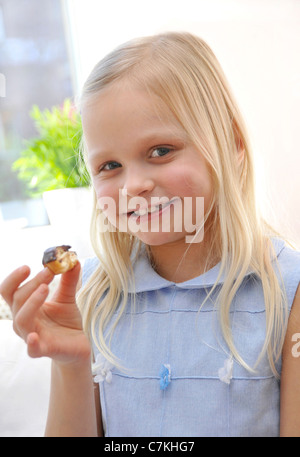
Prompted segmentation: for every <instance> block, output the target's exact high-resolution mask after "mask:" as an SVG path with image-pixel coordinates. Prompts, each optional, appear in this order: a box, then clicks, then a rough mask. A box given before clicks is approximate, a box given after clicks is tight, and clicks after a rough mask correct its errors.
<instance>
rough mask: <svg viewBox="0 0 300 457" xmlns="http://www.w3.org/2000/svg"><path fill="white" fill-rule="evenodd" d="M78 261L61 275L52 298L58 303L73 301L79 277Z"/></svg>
mask: <svg viewBox="0 0 300 457" xmlns="http://www.w3.org/2000/svg"><path fill="white" fill-rule="evenodd" d="M80 271H81V265H80V262H78V263H77V264H76V266H75V267H74V268H73V269H72V270H69V271H67V272H66V273H64V274H63V275H62V276H61V279H60V282H59V285H58V288H57V290H56V292H55V293H54V295H53V297H52V299H53V300H55V301H57V302H59V303H74V302H75V295H76V290H77V283H78V280H79V277H80Z"/></svg>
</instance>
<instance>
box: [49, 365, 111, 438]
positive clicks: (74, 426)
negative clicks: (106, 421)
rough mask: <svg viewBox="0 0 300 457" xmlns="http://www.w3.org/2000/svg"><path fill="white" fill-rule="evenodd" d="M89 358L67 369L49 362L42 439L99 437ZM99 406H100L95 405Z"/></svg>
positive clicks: (99, 430)
mask: <svg viewBox="0 0 300 457" xmlns="http://www.w3.org/2000/svg"><path fill="white" fill-rule="evenodd" d="M97 397H98V395H97V394H95V390H94V383H93V378H92V373H91V363H90V358H87V360H85V361H81V362H79V363H77V364H76V363H73V364H71V365H67V366H66V365H60V364H59V363H56V362H55V361H54V362H52V372H51V393H50V404H49V411H48V420H47V426H46V432H45V435H46V436H54V437H56V436H64V437H67V436H68V437H72V436H73V437H81V436H100V435H101V429H102V427H101V423H100V424H99V419H100V415H98V418H97V409H98V408H97V407H96V404H97V402H99V398H97ZM98 404H99V405H100V403H98Z"/></svg>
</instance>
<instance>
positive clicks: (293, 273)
mask: <svg viewBox="0 0 300 457" xmlns="http://www.w3.org/2000/svg"><path fill="white" fill-rule="evenodd" d="M275 242H278V241H277V240H276V241H275ZM280 242H281V246H280V249H279V250H278V253H277V260H278V264H279V267H280V272H281V273H282V274H283V275H284V276H285V277H287V278H291V279H292V278H293V279H295V280H297V279H298V282H299V281H300V251H298V250H297V249H294V248H292V247H290V246H289V245H288V244H286V243H285V242H284V241H281V240H280ZM273 244H274V243H273Z"/></svg>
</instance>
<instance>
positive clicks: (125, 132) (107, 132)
mask: <svg viewBox="0 0 300 457" xmlns="http://www.w3.org/2000/svg"><path fill="white" fill-rule="evenodd" d="M82 121H83V130H84V135H85V141H86V144H87V149H88V161H89V165H90V169H91V175H92V180H93V185H94V188H95V191H96V195H97V199H98V201H100V202H101V199H103V198H104V199H107V197H110V198H112V199H113V201H114V202H115V207H114V209H113V213H114V214H112V212H110V210H109V209H107V210H106V211H105V214H106V215H107V217H108V219H109V221H110V222H111V223H112V224H113V225H114V226H115V227H117V228H120V226H121V227H122V224H124V218H126V220H127V221H128V222H130V221H131V222H132V225H131V227H130V224H128V229H129V232H131V233H134V234H135V235H136V236H137V237H138V238H139V239H141V240H142V241H143V242H145V243H146V244H148V245H163V244H166V243H169V242H174V241H179V240H183V241H184V236H185V235H186V234H187V231H186V230H185V229H186V227H185V226H184V223H183V216H184V213H186V212H187V211H189V212H190V218H191V221H192V223H193V224H194V226H199V225H201V223H202V222H203V215H202V216H201V221H200V220H197V219H199V217H198V218H197V214H196V197H202V198H204V206H205V209H207V208H208V207H209V204H210V202H211V199H212V182H211V176H210V173H209V170H208V166H207V163H206V161H205V160H204V158H203V156H202V155H201V153H200V152H199V151H198V150H197V149H196V148H195V147H194V146H193V145H192V144H191V143H190V142H189V140H188V138H187V135H186V132H185V130H184V129H183V128H182V126H181V125H180V124H179V123H178V121H177V120H176V118H175V117H174V116H173V115H172V113H171V112H170V110H169V109H168V108H167V107H166V105H165V104H164V103H163V102H162V101H161V100H160V99H159V98H158V97H156V96H154V95H153V96H150V95H149V94H148V93H146V92H145V91H143V90H139V89H136V88H134V87H132V86H130V85H129V84H124V81H123V84H122V85H117V84H114V85H112V86H110V87H109V88H107V89H105V90H103V91H102V92H101V93H100V94H99V96H98V97H97V98H96V99H95V100H93V101H92V102H90V103H89V104H86V105H85V106H84V107H83V111H82ZM120 191H121V192H120ZM124 191H125V192H124ZM125 194H126V195H125ZM141 197H142V204H141V203H139V202H138V199H139V198H141ZM186 197H190V199H191V200H192V205H191V207H190V208H188V206H187V205H186V204H185V198H186ZM155 199H156V200H155ZM153 201H154V203H153ZM179 203H180V204H181V205H182V213H181V216H180V217H181V220H182V230H181V231H180V232H179V231H178V230H177V231H176V230H175V229H176V227H175V226H177V227H178V221H177V222H176V218H175V217H174V215H175V208H176V207H177V206H178V204H179ZM124 204H125V206H126V204H127V207H128V209H127V210H126V211H122V210H121V211H120V208H121V209H122V205H123V207H124ZM128 205H129V206H128ZM100 207H101V204H100ZM166 213H169V220H170V225H169V230H166V227H165V224H163V216H164V215H165V220H166ZM177 213H178V211H177ZM185 216H187V215H186V214H185ZM177 217H178V216H177ZM121 219H123V222H122V220H121ZM155 219H156V221H155ZM154 221H155V222H154ZM149 222H153V225H154V226H155V229H154V230H153V229H151V227H149ZM150 225H151V224H150ZM133 227H135V230H133ZM146 227H147V228H146ZM189 234H191V233H190V232H189Z"/></svg>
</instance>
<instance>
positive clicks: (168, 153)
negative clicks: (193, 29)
mask: <svg viewBox="0 0 300 457" xmlns="http://www.w3.org/2000/svg"><path fill="white" fill-rule="evenodd" d="M80 109H81V113H82V122H83V132H84V136H83V145H84V151H85V158H86V163H87V165H88V168H89V171H90V174H91V177H92V183H93V188H94V191H95V192H94V194H95V207H94V214H93V219H92V225H91V233H92V241H93V246H94V249H95V252H96V254H97V257H96V258H95V259H91V260H90V261H87V262H86V264H85V266H84V268H83V274H82V281H81V282H82V287H81V289H80V291H79V294H78V296H77V298H76V300H75V293H76V288H77V287H78V285H77V283H78V278H79V274H80V267H79V266H77V267H75V269H74V270H72V271H70V272H68V273H65V274H64V275H62V278H61V282H60V285H59V287H58V290H57V292H56V294H55V296H54V297H53V298H52V299H51V301H46V298H47V294H48V284H49V283H50V282H51V280H52V279H53V276H52V274H51V273H50V272H49V271H48V270H47V269H44V270H43V271H41V272H40V273H38V274H37V275H36V276H35V277H34V278H33V279H32V280H30V281H28V282H26V283H25V284H23V285H21V283H22V282H23V281H24V280H25V279H26V278H27V277H28V275H29V268H28V267H27V266H23V267H21V268H20V269H18V270H16V271H15V272H13V273H12V274H11V275H10V276H8V278H7V279H6V280H5V281H4V282H3V284H2V286H1V293H2V295H3V296H4V298H5V299H6V301H7V302H8V303H9V304H10V305H11V307H12V311H13V314H14V328H15V330H16V332H17V333H18V334H19V335H20V336H22V337H23V338H24V339H25V340H26V341H27V344H28V351H29V354H30V355H31V356H32V357H41V356H48V357H51V358H52V359H53V363H52V384H51V399H50V407H49V416H48V423H47V429H46V434H47V435H49V436H83V435H85V436H93V435H102V434H104V435H105V436H278V435H279V434H281V435H282V436H286V435H296V436H300V416H299V414H298V411H299V408H300V385H299V382H298V380H299V376H300V359H299V357H298V356H299V355H300V350H299V352H298V351H297V347H298V346H297V345H298V343H297V339H298V338H299V337H300V334H299V333H298V332H300V293H299V292H297V287H298V284H299V279H300V255H299V253H298V252H297V251H294V250H292V249H291V248H289V247H287V246H286V244H285V243H284V241H282V240H281V239H280V238H278V237H276V236H275V234H274V233H273V232H272V230H271V229H270V227H269V226H268V225H267V224H266V223H265V222H264V221H263V219H262V218H261V217H260V216H259V213H258V210H257V207H256V201H255V189H254V172H253V163H252V156H251V152H250V148H249V143H248V139H247V135H246V132H245V127H244V124H243V121H242V119H241V115H240V113H239V111H238V108H237V105H236V103H235V101H234V99H233V97H232V94H231V92H230V90H229V87H228V84H227V82H226V79H225V77H224V75H223V72H222V70H221V68H220V65H219V63H218V62H217V60H216V58H215V56H214V55H213V53H212V51H211V50H210V48H209V47H208V46H207V44H206V43H205V42H204V41H202V40H201V39H199V38H197V37H196V36H193V35H191V34H188V33H166V34H161V35H158V36H153V37H147V38H142V39H137V40H133V41H131V42H129V43H126V44H124V45H123V46H120V47H119V48H118V49H116V50H115V51H113V52H112V53H111V54H109V55H108V56H107V57H106V58H104V59H103V60H102V61H101V62H100V63H99V64H98V65H97V66H96V67H95V68H94V70H93V71H92V73H91V75H90V76H89V78H88V80H87V82H86V84H85V86H84V89H83V94H82V98H81V106H80ZM187 221H188V222H189V223H188V222H187ZM77 305H78V307H77ZM78 308H79V309H80V312H79V310H78ZM92 353H93V356H92V357H93V361H94V373H92V371H91V363H90V360H91V354H92ZM93 374H94V376H95V378H94V380H95V383H96V386H97V388H96V389H95V399H94V385H93Z"/></svg>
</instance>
